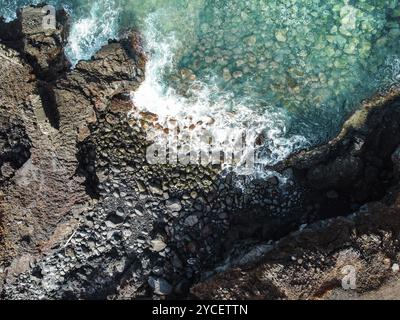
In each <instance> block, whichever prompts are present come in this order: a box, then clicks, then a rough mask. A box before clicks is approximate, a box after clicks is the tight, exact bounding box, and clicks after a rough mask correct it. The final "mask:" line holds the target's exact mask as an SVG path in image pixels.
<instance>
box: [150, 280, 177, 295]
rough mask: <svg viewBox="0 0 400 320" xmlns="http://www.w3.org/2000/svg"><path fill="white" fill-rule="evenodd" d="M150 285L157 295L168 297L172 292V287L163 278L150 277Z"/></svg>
mask: <svg viewBox="0 0 400 320" xmlns="http://www.w3.org/2000/svg"><path fill="white" fill-rule="evenodd" d="M148 283H149V285H150V287H151V288H152V289H153V290H154V293H155V294H157V295H160V296H167V295H169V294H170V293H171V292H172V286H171V285H170V284H169V283H168V281H167V280H165V279H163V278H154V277H150V278H149V280H148Z"/></svg>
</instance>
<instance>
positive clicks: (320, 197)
mask: <svg viewBox="0 0 400 320" xmlns="http://www.w3.org/2000/svg"><path fill="white" fill-rule="evenodd" d="M399 103H400V91H399V88H397V87H394V88H392V89H391V90H390V91H389V92H386V93H385V94H382V95H378V96H377V97H375V98H373V99H371V100H369V101H366V102H365V103H364V104H363V105H362V106H361V107H360V109H359V110H358V111H356V112H355V113H354V115H353V116H352V117H350V119H349V120H348V121H347V122H346V123H345V124H344V126H343V129H342V131H341V133H340V134H339V135H338V136H337V137H336V138H335V139H333V140H332V141H330V142H328V143H327V144H325V145H322V146H320V147H317V148H315V149H312V150H309V151H302V152H300V153H298V154H296V155H294V156H292V157H290V158H289V159H288V160H286V161H285V162H284V163H281V164H280V165H278V167H277V168H276V169H278V170H285V169H287V168H290V170H292V171H293V181H294V182H295V183H296V184H297V185H299V186H301V188H303V190H306V192H307V196H305V197H304V207H306V208H307V211H308V217H309V224H304V225H302V226H300V229H299V230H297V231H295V232H293V233H290V234H289V235H287V236H285V237H283V238H281V239H279V240H278V241H275V242H269V243H268V244H258V245H257V246H254V247H253V248H251V250H247V251H246V250H242V251H240V253H239V254H237V256H232V257H231V259H230V260H229V261H228V262H227V263H226V264H225V265H222V266H220V267H219V268H218V269H217V270H219V271H221V270H226V269H228V270H229V271H226V272H222V273H220V274H218V275H216V276H215V277H213V278H212V279H211V280H208V281H205V282H204V283H201V284H198V285H196V286H194V287H193V288H192V293H193V295H194V296H195V297H197V298H201V299H363V298H378V299H379V298H380V299H385V298H390V297H392V298H393V293H394V291H395V290H397V289H396V288H397V285H396V283H398V275H397V273H398V263H399V258H400V251H399V250H400V248H399V244H398V236H399V234H400V230H399V221H400V220H399V217H400V209H399V196H400V193H399V191H400V189H399V187H400V186H399V184H398V183H399V180H398V178H399V175H398V167H399V158H398V150H399V147H398V146H399V143H400V109H399ZM376 200H379V201H376ZM337 216H343V217H337ZM344 216H345V217H344ZM315 220H321V221H319V222H314V223H313V221H315ZM310 222H311V223H310ZM349 270H354V275H355V287H353V288H350V289H349V288H347V289H349V290H344V289H343V287H342V280H343V279H346V278H345V276H346V275H347V274H348V273H349V272H350V271H349ZM345 283H346V282H345ZM384 283H388V284H389V285H391V287H390V288H389V289H386V286H388V285H386V286H384V287H383V289H382V290H380V289H379V288H380V287H381V286H382V284H384ZM393 286H394V288H393ZM370 292H372V294H371V293H370ZM396 292H397V294H398V291H395V296H396Z"/></svg>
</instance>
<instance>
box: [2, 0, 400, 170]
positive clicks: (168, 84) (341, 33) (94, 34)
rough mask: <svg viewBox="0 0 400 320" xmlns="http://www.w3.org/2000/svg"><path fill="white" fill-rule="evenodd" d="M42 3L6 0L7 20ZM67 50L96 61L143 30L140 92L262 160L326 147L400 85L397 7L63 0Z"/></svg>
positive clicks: (326, 1)
mask: <svg viewBox="0 0 400 320" xmlns="http://www.w3.org/2000/svg"><path fill="white" fill-rule="evenodd" d="M39 2H41V1H35V0H32V1H29V0H0V4H1V6H0V15H3V16H5V17H6V19H12V18H13V17H14V12H15V10H16V8H17V7H19V6H22V5H27V4H35V3H39ZM48 2H49V3H51V4H54V5H56V6H58V7H61V6H62V7H64V8H66V9H67V10H68V11H69V12H70V13H71V15H72V17H73V26H72V30H71V36H70V39H69V45H68V48H67V54H68V56H69V58H70V59H71V61H72V62H73V63H76V62H77V61H78V60H80V59H89V58H90V57H91V55H92V54H93V53H94V52H95V51H96V50H98V49H99V48H100V47H101V46H102V45H104V44H105V43H106V42H107V40H108V39H109V38H117V37H118V35H119V34H120V32H121V31H122V30H125V29H126V28H131V27H134V28H137V29H139V31H141V32H142V34H143V35H144V39H145V45H146V50H147V51H148V52H149V56H150V60H149V63H148V65H147V70H146V80H145V82H144V83H143V84H142V86H141V87H140V88H139V90H138V91H137V92H136V93H134V94H133V95H132V99H133V100H134V102H135V105H136V106H138V107H139V108H141V109H143V110H148V111H151V112H155V113H157V114H159V115H160V117H164V118H165V119H168V117H175V118H182V119H184V118H186V117H188V116H191V117H194V118H196V117H198V118H201V117H204V116H210V117H212V118H213V119H214V120H215V122H214V124H213V128H212V129H211V131H212V133H213V134H216V135H218V134H220V132H221V131H223V130H224V129H226V128H236V129H239V130H244V131H246V132H247V133H248V136H249V137H252V139H255V138H256V137H257V136H258V135H259V134H260V133H261V132H263V135H264V142H263V145H262V146H261V147H259V148H258V149H257V152H258V155H259V156H260V159H261V162H263V163H264V164H273V163H276V162H277V161H279V160H282V159H284V158H285V157H287V156H288V155H289V154H290V153H292V152H293V151H295V150H297V149H299V148H303V147H308V146H310V145H315V144H318V143H321V142H324V141H326V140H327V139H329V138H330V137H332V136H334V135H335V134H336V133H337V132H338V130H339V128H340V126H341V124H342V123H343V121H344V120H345V119H346V117H348V116H349V114H350V113H351V112H352V111H353V110H354V109H355V108H356V106H357V105H358V104H359V103H360V102H361V101H362V100H363V99H365V98H368V97H370V96H372V95H374V94H375V93H377V92H378V91H380V90H382V89H384V88H386V87H387V86H390V85H392V84H394V83H397V82H398V81H399V80H400V76H399V75H400V60H399V57H400V46H399V45H398V43H399V39H400V4H399V1H397V0H361V1H356V0H351V1H350V0H340V1H339V0H285V1H283V0H282V1H278V0H270V1H267V0H246V1H227V0H141V1H138V0H98V1H87V0H64V1H51V0H49V1H48Z"/></svg>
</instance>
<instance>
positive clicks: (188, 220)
mask: <svg viewBox="0 0 400 320" xmlns="http://www.w3.org/2000/svg"><path fill="white" fill-rule="evenodd" d="M198 222H199V219H198V218H197V216H195V215H191V216H189V217H187V218H186V219H185V226H187V227H194V226H195V225H196V224H197V223H198Z"/></svg>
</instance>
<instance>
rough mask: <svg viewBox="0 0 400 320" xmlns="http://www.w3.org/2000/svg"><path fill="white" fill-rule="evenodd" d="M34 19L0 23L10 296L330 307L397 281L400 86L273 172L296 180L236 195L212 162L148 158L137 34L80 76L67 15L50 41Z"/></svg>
mask: <svg viewBox="0 0 400 320" xmlns="http://www.w3.org/2000/svg"><path fill="white" fill-rule="evenodd" d="M41 17H42V13H41V7H27V8H24V9H23V10H21V11H19V13H18V18H17V20H15V21H13V22H10V23H5V22H2V21H0V60H1V65H0V69H1V72H2V75H3V77H2V79H1V80H0V124H1V126H0V169H1V170H0V297H1V298H2V299H39V298H40V299H61V298H63V299H76V298H79V299H102V298H113V299H135V298H160V297H162V298H164V297H168V298H187V297H196V298H209V299H211V298H217V299H225V298H239V299H247V298H263V299H298V298H300V299H320V298H326V299H333V298H337V297H349V298H355V297H362V296H363V295H365V293H368V292H371V291H373V290H376V289H379V288H380V287H381V286H382V285H383V284H385V283H387V282H388V281H389V283H396V278H397V275H396V273H394V272H393V270H395V269H396V267H395V266H396V264H397V263H399V261H400V260H399V258H400V256H399V253H400V247H399V244H398V236H399V232H400V219H399V217H398V213H399V210H400V209H399V206H398V195H399V192H398V190H399V177H400V171H399V170H400V156H399V149H398V146H399V145H400V132H399V131H400V126H399V123H400V111H399V108H398V104H399V100H400V88H392V89H391V90H390V91H389V92H387V93H386V94H384V95H379V96H377V97H375V98H373V99H371V100H369V101H367V102H365V103H363V105H362V106H361V107H360V108H359V110H358V111H357V112H356V113H355V114H354V115H353V116H352V117H351V118H350V119H349V120H348V121H347V122H346V123H345V124H344V127H343V130H342V132H341V133H340V134H339V136H338V137H336V138H335V139H333V140H332V141H330V142H328V143H327V144H325V145H322V146H320V147H317V148H313V149H312V150H308V151H302V152H299V153H298V154H296V155H293V156H292V157H290V158H289V159H288V160H286V161H285V162H284V163H280V164H279V165H277V166H276V167H275V168H273V169H274V170H276V171H277V172H280V173H281V174H282V175H284V176H286V177H287V178H288V180H289V182H288V183H286V184H284V185H282V184H280V182H279V180H278V179H276V178H274V177H271V178H269V179H267V180H254V181H251V182H249V183H248V185H247V187H246V190H245V191H243V190H241V189H240V188H238V187H237V183H236V182H237V180H238V179H240V177H237V176H235V175H234V174H228V175H226V176H225V175H221V174H220V171H219V169H216V168H212V167H202V166H195V165H190V166H182V165H179V164H177V165H173V164H169V165H149V164H148V163H147V162H146V155H145V153H146V147H147V146H149V145H150V144H151V141H149V140H148V138H147V136H146V131H145V128H146V126H144V125H143V121H148V122H149V123H148V125H149V126H150V125H152V121H153V119H151V117H149V118H148V119H143V117H142V118H140V120H139V118H138V117H136V115H135V113H134V112H133V113H132V110H134V106H133V105H132V102H131V100H130V99H129V92H131V91H134V90H136V89H137V88H138V87H139V85H140V84H141V83H142V82H143V80H144V74H145V72H144V71H145V70H144V69H145V65H146V55H145V53H144V52H143V49H142V47H141V38H140V35H139V34H137V33H135V32H128V33H126V34H125V35H123V36H122V37H121V39H122V40H120V41H110V43H109V44H108V45H106V46H105V47H103V48H102V49H101V50H100V51H99V52H98V53H97V54H96V55H95V56H94V57H93V58H92V59H91V60H89V61H81V62H79V63H78V64H77V65H76V67H75V68H74V69H71V67H70V64H69V62H68V60H67V58H66V57H65V54H64V45H65V43H66V41H67V37H68V28H69V26H68V17H67V15H66V14H65V12H63V11H59V12H58V13H57V17H58V19H57V21H58V24H57V29H56V30H52V31H47V32H43V31H42V30H41V29H40V27H39V24H40V23H41ZM139 122H140V123H139ZM349 264H350V265H354V266H355V267H356V269H357V271H358V273H357V274H358V282H357V283H358V284H359V285H358V286H357V289H356V290H353V291H350V292H348V291H343V290H342V289H341V282H340V281H341V279H342V278H343V275H342V273H341V271H342V267H344V266H346V265H349Z"/></svg>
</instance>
